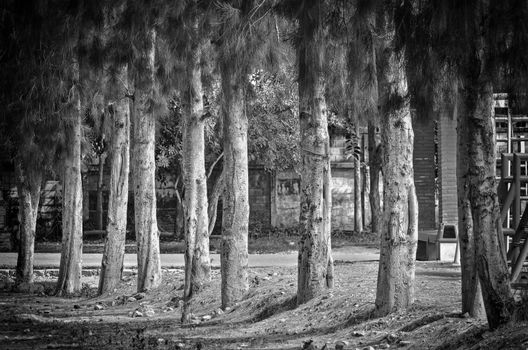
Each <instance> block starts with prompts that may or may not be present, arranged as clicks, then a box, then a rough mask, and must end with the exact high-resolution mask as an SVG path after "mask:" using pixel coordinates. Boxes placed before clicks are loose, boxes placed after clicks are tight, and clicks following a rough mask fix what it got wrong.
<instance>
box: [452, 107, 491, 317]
mask: <svg viewBox="0 0 528 350" xmlns="http://www.w3.org/2000/svg"><path fill="white" fill-rule="evenodd" d="M468 121H469V120H468V118H466V117H465V112H462V113H459V114H458V120H457V125H458V127H457V131H458V132H457V137H458V151H457V193H458V218H459V219H458V238H459V246H460V265H461V270H462V283H461V287H462V313H468V314H469V315H470V316H472V317H480V316H483V315H484V311H485V310H484V304H483V301H482V292H481V290H480V283H479V280H478V275H477V265H476V255H475V254H476V250H475V240H474V235H473V217H472V215H471V203H470V201H469V153H468V152H469V150H468V140H469V133H470V129H469V125H468Z"/></svg>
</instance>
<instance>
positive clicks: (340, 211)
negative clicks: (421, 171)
mask: <svg viewBox="0 0 528 350" xmlns="http://www.w3.org/2000/svg"><path fill="white" fill-rule="evenodd" d="M274 189H275V195H272V204H271V206H272V208H271V212H272V219H271V223H272V226H275V227H295V226H296V225H298V224H299V214H300V203H301V196H300V192H299V191H300V177H299V175H298V174H296V173H295V172H293V171H284V172H279V173H278V174H277V176H276V179H275V186H274ZM274 197H275V199H274V200H273V198H274ZM250 201H251V199H250ZM368 209H370V208H368ZM369 216H370V215H369ZM332 229H336V230H353V229H354V173H353V169H350V168H334V169H332Z"/></svg>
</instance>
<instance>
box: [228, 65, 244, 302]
mask: <svg viewBox="0 0 528 350" xmlns="http://www.w3.org/2000/svg"><path fill="white" fill-rule="evenodd" d="M230 64H231V63H227V64H225V65H224V67H223V68H224V69H222V89H223V93H224V103H225V111H224V113H223V117H224V122H223V127H224V195H223V216H222V253H221V274H222V307H224V308H225V307H227V306H231V305H233V304H234V303H235V302H237V301H239V300H240V298H241V297H242V296H243V294H244V293H246V292H247V291H248V289H249V282H248V271H247V269H248V224H249V188H248V181H249V180H248V156H247V127H248V120H247V115H246V112H245V94H244V90H245V89H244V83H245V82H244V77H240V76H238V75H239V74H236V73H235V72H234V70H235V67H230V66H229V65H230Z"/></svg>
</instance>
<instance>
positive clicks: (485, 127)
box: [463, 77, 513, 329]
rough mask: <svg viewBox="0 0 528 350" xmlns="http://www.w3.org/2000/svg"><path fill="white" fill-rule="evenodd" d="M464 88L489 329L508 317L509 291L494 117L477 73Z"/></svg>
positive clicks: (488, 90)
mask: <svg viewBox="0 0 528 350" xmlns="http://www.w3.org/2000/svg"><path fill="white" fill-rule="evenodd" d="M471 87H473V88H474V89H475V90H470V91H468V92H467V98H466V110H467V113H464V116H466V118H468V120H467V122H466V121H463V123H464V124H465V123H467V128H468V130H471V132H469V137H468V143H467V146H466V147H467V150H468V156H469V157H468V158H469V163H468V164H469V169H468V179H467V181H468V184H469V201H470V203H471V216H472V218H473V236H474V240H475V257H476V264H477V271H478V275H479V279H480V284H481V287H482V288H481V290H482V297H483V300H484V306H485V308H486V315H487V318H488V324H489V327H490V328H491V329H495V328H497V327H498V326H499V325H501V324H504V323H506V322H508V321H509V320H510V319H511V317H512V311H513V295H512V292H511V289H510V279H509V274H508V267H507V264H506V257H505V254H504V251H503V249H502V248H501V241H502V239H501V238H500V237H499V234H498V232H497V221H498V220H499V206H498V199H497V192H496V180H495V172H496V170H495V166H496V165H495V161H496V160H495V121H494V119H493V115H492V106H493V87H492V84H491V83H490V82H489V80H487V79H485V78H484V77H480V78H479V79H478V80H477V81H476V82H475V84H473V85H471Z"/></svg>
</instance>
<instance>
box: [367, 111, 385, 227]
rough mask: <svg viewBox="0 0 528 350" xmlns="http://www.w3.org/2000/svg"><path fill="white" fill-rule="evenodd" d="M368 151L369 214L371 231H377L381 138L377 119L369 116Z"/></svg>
mask: <svg viewBox="0 0 528 350" xmlns="http://www.w3.org/2000/svg"><path fill="white" fill-rule="evenodd" d="M368 143H369V145H368V151H369V171H370V192H369V202H370V216H371V219H370V220H371V221H370V222H371V232H372V233H379V232H380V229H381V218H382V212H381V197H380V188H379V183H380V175H381V140H380V125H379V119H378V118H377V116H376V118H371V119H369V121H368Z"/></svg>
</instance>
